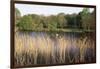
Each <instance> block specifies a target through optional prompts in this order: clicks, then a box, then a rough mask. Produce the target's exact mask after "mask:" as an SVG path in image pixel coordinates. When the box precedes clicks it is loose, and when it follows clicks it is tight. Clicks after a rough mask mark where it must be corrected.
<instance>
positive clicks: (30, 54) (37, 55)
mask: <svg viewBox="0 0 100 69" xmlns="http://www.w3.org/2000/svg"><path fill="white" fill-rule="evenodd" d="M40 34H41V35H40ZM58 35H59V34H58ZM89 36H90V35H89ZM14 53H15V54H14V60H15V66H25V65H39V64H44V65H45V64H74V63H88V62H94V61H95V41H94V39H92V38H89V37H88V36H85V37H78V38H75V37H74V36H67V35H66V34H63V36H61V37H59V38H58V36H55V37H52V38H51V37H50V36H48V34H42V33H38V34H35V35H34V37H32V36H31V35H29V33H24V34H21V35H20V34H19V33H18V32H16V34H15V52H14Z"/></svg>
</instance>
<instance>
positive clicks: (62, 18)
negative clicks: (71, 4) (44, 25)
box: [57, 13, 67, 28]
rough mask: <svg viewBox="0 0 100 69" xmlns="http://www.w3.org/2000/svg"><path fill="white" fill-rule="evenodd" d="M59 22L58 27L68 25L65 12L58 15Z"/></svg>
mask: <svg viewBox="0 0 100 69" xmlns="http://www.w3.org/2000/svg"><path fill="white" fill-rule="evenodd" d="M57 22H58V28H63V27H64V25H66V23H67V22H66V19H65V14H64V13H59V14H58V15H57Z"/></svg>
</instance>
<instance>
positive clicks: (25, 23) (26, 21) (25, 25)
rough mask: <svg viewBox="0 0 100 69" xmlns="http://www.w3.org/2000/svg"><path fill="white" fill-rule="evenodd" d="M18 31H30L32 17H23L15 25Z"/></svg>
mask: <svg viewBox="0 0 100 69" xmlns="http://www.w3.org/2000/svg"><path fill="white" fill-rule="evenodd" d="M17 27H18V28H19V30H32V29H33V26H32V17H31V16H30V15H24V16H23V17H22V18H21V19H20V21H19V22H18V24H17Z"/></svg>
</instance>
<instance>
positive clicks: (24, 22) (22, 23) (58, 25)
mask: <svg viewBox="0 0 100 69" xmlns="http://www.w3.org/2000/svg"><path fill="white" fill-rule="evenodd" d="M15 22H16V27H17V28H18V30H27V31H28V30H29V31H30V30H31V31H34V30H35V31H41V30H47V31H57V30H68V29H70V30H71V29H78V30H95V10H93V12H90V10H89V9H88V8H84V9H83V10H82V11H81V12H79V13H78V14H76V13H73V14H65V13H59V14H57V15H50V16H44V15H37V14H28V15H24V16H22V17H21V13H20V11H19V10H18V9H17V8H16V11H15Z"/></svg>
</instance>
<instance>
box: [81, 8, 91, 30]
mask: <svg viewBox="0 0 100 69" xmlns="http://www.w3.org/2000/svg"><path fill="white" fill-rule="evenodd" d="M81 17H82V27H83V29H86V30H89V29H90V26H91V23H90V20H91V14H90V11H89V9H88V8H84V9H83V10H82V12H81Z"/></svg>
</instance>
